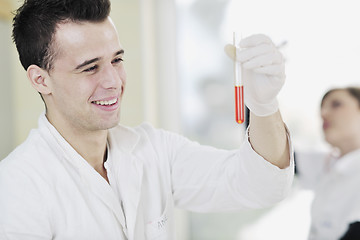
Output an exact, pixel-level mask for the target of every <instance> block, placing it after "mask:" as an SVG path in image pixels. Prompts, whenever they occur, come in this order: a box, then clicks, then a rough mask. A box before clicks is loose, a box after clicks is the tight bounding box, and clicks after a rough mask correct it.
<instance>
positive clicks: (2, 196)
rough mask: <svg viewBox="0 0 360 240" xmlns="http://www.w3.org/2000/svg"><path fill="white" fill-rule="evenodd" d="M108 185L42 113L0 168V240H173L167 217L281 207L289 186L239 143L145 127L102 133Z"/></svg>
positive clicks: (288, 179) (284, 176)
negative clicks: (177, 211) (230, 145)
mask: <svg viewBox="0 0 360 240" xmlns="http://www.w3.org/2000/svg"><path fill="white" fill-rule="evenodd" d="M108 152H109V154H108V159H107V161H106V162H105V168H106V169H107V173H108V178H109V181H110V184H108V183H107V182H106V181H105V180H104V179H103V178H102V177H101V176H100V174H98V173H97V172H96V171H95V170H94V169H93V168H92V167H91V166H90V165H89V164H88V163H87V162H86V161H85V160H84V159H83V158H82V157H81V156H80V155H79V154H78V153H77V152H76V151H75V150H74V149H73V148H72V147H71V146H70V145H69V144H68V143H67V142H66V141H65V140H64V139H63V138H62V137H61V135H60V134H59V133H58V132H57V131H56V129H55V128H54V127H53V126H52V125H51V124H50V123H49V122H48V121H47V119H46V117H45V115H44V114H43V115H42V116H41V117H40V119H39V127H38V129H36V130H32V131H31V133H30V135H29V137H28V138H27V140H26V141H25V142H24V143H23V144H22V145H20V146H19V147H18V148H16V149H15V150H14V151H13V152H12V153H11V154H10V155H9V156H8V157H7V158H5V159H4V160H3V161H1V162H0V239H1V240H3V239H21V240H30V239H31V240H33V239H47V240H49V239H54V240H58V239H59V240H67V239H71V240H73V239H77V240H82V239H84V240H91V239H94V240H102V239H106V240H112V239H114V240H115V239H131V240H143V239H154V240H161V239H163V240H165V239H167V240H169V239H175V237H174V231H173V220H174V216H173V208H174V206H178V207H181V208H185V209H188V210H193V211H200V212H207V211H227V210H235V209H242V208H258V207H264V206H268V205H271V204H274V203H276V202H278V201H280V200H281V199H283V198H284V197H285V196H286V194H287V192H288V191H289V189H290V186H291V183H292V178H293V162H292V161H291V166H290V167H288V168H287V169H284V170H281V169H279V168H278V167H276V166H274V165H272V164H270V163H269V162H267V161H265V160H264V159H263V158H261V157H260V156H259V155H257V154H256V153H255V152H254V151H253V150H252V148H251V146H250V144H249V142H248V141H245V142H244V144H243V145H242V147H241V149H240V150H237V151H225V150H218V149H215V148H212V147H207V146H201V145H199V144H197V143H194V142H191V141H189V140H187V139H185V138H183V137H181V136H179V135H177V134H173V133H169V132H166V131H163V130H156V129H154V128H152V127H151V126H150V125H148V124H143V125H141V126H139V127H137V128H127V127H124V126H120V125H119V126H117V127H115V128H113V129H111V130H110V131H109V137H108Z"/></svg>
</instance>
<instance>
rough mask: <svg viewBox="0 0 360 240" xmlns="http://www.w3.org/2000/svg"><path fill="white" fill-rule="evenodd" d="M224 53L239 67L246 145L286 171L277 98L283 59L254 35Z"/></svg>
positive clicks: (287, 161)
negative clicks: (246, 119) (247, 112)
mask: <svg viewBox="0 0 360 240" xmlns="http://www.w3.org/2000/svg"><path fill="white" fill-rule="evenodd" d="M225 51H226V53H227V54H228V55H229V56H230V57H231V58H232V59H236V61H239V62H241V63H242V78H243V82H244V91H245V103H246V105H247V107H248V108H249V109H250V112H251V113H250V126H249V141H250V143H251V146H252V147H253V149H254V150H255V151H256V152H257V153H258V154H259V155H261V156H262V157H263V158H265V159H266V160H267V161H269V162H271V163H272V164H274V165H276V166H278V167H279V168H285V167H287V166H289V164H290V153H289V143H288V133H287V130H286V127H285V124H284V122H283V120H282V118H281V115H280V112H279V107H278V101H277V95H278V93H279V91H280V90H281V88H282V86H283V84H284V82H285V67H284V58H283V56H282V54H281V53H280V52H279V50H278V49H277V48H276V46H275V45H274V44H273V42H272V41H271V39H270V38H268V37H267V36H265V35H262V34H257V35H252V36H250V37H247V38H244V39H242V40H241V41H240V43H239V46H236V49H235V47H234V46H233V45H227V46H226V47H225Z"/></svg>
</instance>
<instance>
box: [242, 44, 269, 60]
mask: <svg viewBox="0 0 360 240" xmlns="http://www.w3.org/2000/svg"><path fill="white" fill-rule="evenodd" d="M275 51H276V49H275V48H274V46H272V45H271V44H260V45H257V46H255V47H251V48H247V49H238V48H237V49H236V60H237V61H240V62H246V61H249V60H250V59H252V58H255V57H257V56H261V55H264V54H267V53H271V52H275Z"/></svg>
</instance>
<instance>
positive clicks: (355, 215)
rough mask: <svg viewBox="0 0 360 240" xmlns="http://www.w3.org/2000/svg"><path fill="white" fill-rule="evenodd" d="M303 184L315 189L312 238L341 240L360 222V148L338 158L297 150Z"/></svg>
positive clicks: (300, 178)
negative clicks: (352, 226)
mask: <svg viewBox="0 0 360 240" xmlns="http://www.w3.org/2000/svg"><path fill="white" fill-rule="evenodd" d="M296 156H297V157H296V159H297V161H296V163H297V168H298V169H299V180H300V183H301V182H303V183H306V186H307V187H312V188H313V189H314V191H315V197H314V201H313V203H312V207H311V228H310V233H309V240H338V239H340V238H341V237H342V236H343V235H344V234H345V232H346V231H347V229H348V227H349V224H351V223H352V222H355V221H360V191H359V187H360V150H356V151H353V152H351V153H348V154H346V155H345V156H343V157H341V158H339V159H337V158H335V157H332V156H330V155H325V154H321V153H317V154H316V155H314V154H312V153H305V154H301V153H297V155H296Z"/></svg>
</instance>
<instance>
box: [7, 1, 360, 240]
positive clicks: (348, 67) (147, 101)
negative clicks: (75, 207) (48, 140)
mask: <svg viewBox="0 0 360 240" xmlns="http://www.w3.org/2000/svg"><path fill="white" fill-rule="evenodd" d="M21 3H22V1H18V0H0V72H1V74H0V80H1V87H0V101H1V104H0V114H1V117H0V159H2V158H4V157H5V156H6V155H7V154H9V152H10V151H11V150H12V149H14V148H15V147H16V146H17V145H18V144H20V143H21V142H22V141H24V140H25V138H26V136H27V135H28V132H29V130H30V129H31V128H35V127H36V126H37V119H38V116H39V114H40V113H41V112H42V111H44V106H43V103H42V101H41V99H40V97H39V95H38V94H37V93H36V92H35V90H33V89H32V87H31V85H30V83H29V82H28V80H27V78H26V75H25V71H24V70H23V69H22V67H21V65H20V62H19V61H18V56H17V52H16V50H15V46H14V44H13V43H12V40H11V23H12V14H11V12H12V11H14V10H15V9H16V8H17V7H18V6H19V5H20V4H21ZM356 3H357V2H356V1H355V0H343V1H341V2H340V1H336V0H327V1H325V0H316V1H313V0H303V1H288V0H251V1H250V0H247V1H245V0H112V13H111V16H112V18H113V20H114V22H115V25H116V26H117V28H118V33H119V37H120V41H121V43H122V45H123V47H124V49H125V52H126V54H125V57H124V58H125V67H126V70H127V74H128V82H127V89H126V94H125V98H124V102H123V108H122V119H121V122H122V123H123V124H125V125H129V126H136V125H138V124H140V123H141V122H143V121H147V122H150V123H151V124H153V125H154V126H156V127H159V128H164V129H167V130H171V131H175V132H178V133H182V134H184V135H185V136H187V137H189V138H191V139H193V140H196V141H199V142H200V143H202V144H209V145H213V146H216V147H221V148H226V149H233V148H236V147H238V146H239V145H240V144H241V142H242V141H243V135H244V130H245V127H244V126H242V125H238V124H236V123H235V120H234V100H233V92H234V91H233V72H232V67H233V65H232V62H231V61H230V60H229V59H227V57H226V56H225V54H224V51H223V47H224V45H225V44H226V43H232V33H233V32H234V31H235V32H237V33H238V34H239V35H242V36H243V37H246V36H248V35H250V34H254V33H264V34H267V35H269V36H270V37H271V38H272V39H273V41H274V42H275V44H276V45H278V46H279V47H281V50H282V52H283V54H284V56H285V58H286V74H287V81H286V83H285V86H284V87H283V89H282V91H281V92H280V95H279V102H280V107H281V111H282V114H283V118H284V120H285V122H286V123H287V125H288V127H289V129H290V131H291V134H292V138H293V143H294V148H295V150H296V151H311V150H313V149H316V150H324V151H325V150H327V149H328V148H329V146H327V145H326V144H325V143H324V142H323V139H322V133H321V119H320V116H319V105H320V99H321V97H322V95H323V94H324V93H325V92H326V90H328V89H329V88H331V87H341V86H348V85H357V86H358V85H360V76H359V75H360V72H359V70H358V69H359V67H358V64H359V58H360V34H359V30H358V23H359V22H360V15H359V14H358V7H357V5H356ZM29 24H31V23H29ZM311 199H312V193H311V192H308V191H305V190H301V189H299V188H298V187H297V184H296V180H295V182H294V188H293V191H292V192H291V195H290V196H289V198H288V199H286V200H284V201H283V202H281V203H280V204H278V205H276V206H275V207H273V208H269V209H262V210H247V211H241V212H236V213H222V214H218V213H211V214H198V213H189V212H184V211H181V210H179V211H177V213H176V218H177V219H176V221H177V232H178V233H177V234H178V239H181V240H203V239H204V240H205V239H206V240H212V239H214V240H215V239H221V240H235V239H244V240H257V239H278V240H280V239H292V240H296V239H299V240H301V239H305V238H306V235H307V231H308V226H309V206H310V202H311Z"/></svg>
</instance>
